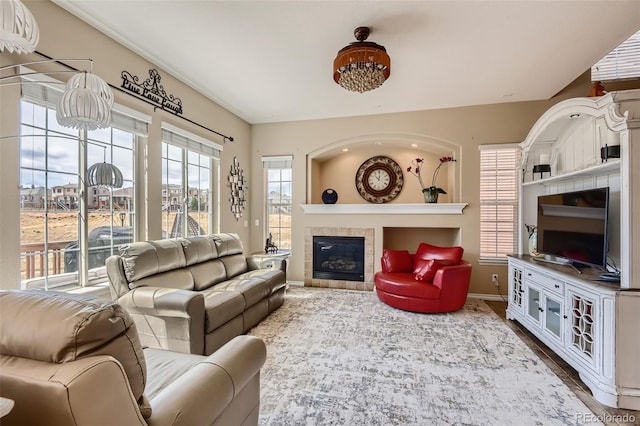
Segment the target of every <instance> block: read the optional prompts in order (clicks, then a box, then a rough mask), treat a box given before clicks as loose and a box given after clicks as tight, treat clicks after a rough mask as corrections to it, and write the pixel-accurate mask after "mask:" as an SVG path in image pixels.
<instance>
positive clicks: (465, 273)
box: [433, 260, 471, 294]
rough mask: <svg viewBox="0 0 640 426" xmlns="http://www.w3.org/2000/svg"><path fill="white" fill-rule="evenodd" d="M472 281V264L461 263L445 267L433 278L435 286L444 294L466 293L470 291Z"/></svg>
mask: <svg viewBox="0 0 640 426" xmlns="http://www.w3.org/2000/svg"><path fill="white" fill-rule="evenodd" d="M470 279H471V264H470V263H469V262H467V261H464V260H463V261H461V262H460V263H459V264H458V265H450V266H443V267H441V268H439V269H438V270H437V271H436V274H435V276H434V277H433V285H434V286H436V287H438V288H439V289H440V290H442V291H443V292H447V291H451V290H454V291H464V292H465V294H466V292H467V291H468V289H469V281H470Z"/></svg>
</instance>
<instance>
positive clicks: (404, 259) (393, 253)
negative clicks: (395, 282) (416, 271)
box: [382, 249, 412, 272]
mask: <svg viewBox="0 0 640 426" xmlns="http://www.w3.org/2000/svg"><path fill="white" fill-rule="evenodd" d="M411 268H412V262H411V255H410V254H409V252H408V251H407V250H391V249H384V250H383V251H382V270H383V271H385V272H411V270H412V269H411Z"/></svg>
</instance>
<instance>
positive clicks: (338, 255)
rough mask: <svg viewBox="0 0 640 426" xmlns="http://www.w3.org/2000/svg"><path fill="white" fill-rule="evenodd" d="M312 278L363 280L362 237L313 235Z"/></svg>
mask: <svg viewBox="0 0 640 426" xmlns="http://www.w3.org/2000/svg"><path fill="white" fill-rule="evenodd" d="M313 278H318V279H328V280H344V281H364V237H335V236H326V237H323V236H314V237H313Z"/></svg>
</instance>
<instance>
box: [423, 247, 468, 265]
mask: <svg viewBox="0 0 640 426" xmlns="http://www.w3.org/2000/svg"><path fill="white" fill-rule="evenodd" d="M463 253H464V249H463V248H462V247H459V246H456V247H439V246H434V245H431V244H427V243H420V245H419V246H418V250H417V251H416V254H415V256H414V262H415V261H417V260H418V259H425V260H430V259H437V260H445V261H446V260H448V261H450V262H447V264H449V265H457V264H458V263H460V261H461V260H462V254H463Z"/></svg>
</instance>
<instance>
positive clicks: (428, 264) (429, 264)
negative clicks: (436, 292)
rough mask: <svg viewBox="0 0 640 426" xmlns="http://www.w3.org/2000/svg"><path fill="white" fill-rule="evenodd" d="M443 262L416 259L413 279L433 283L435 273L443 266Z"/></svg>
mask: <svg viewBox="0 0 640 426" xmlns="http://www.w3.org/2000/svg"><path fill="white" fill-rule="evenodd" d="M444 263H445V261H442V260H436V259H429V260H425V259H416V266H415V267H414V268H413V273H414V274H415V275H414V278H415V279H416V280H418V281H433V277H434V276H435V275H436V271H437V270H438V269H439V268H441V267H442V266H444Z"/></svg>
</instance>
